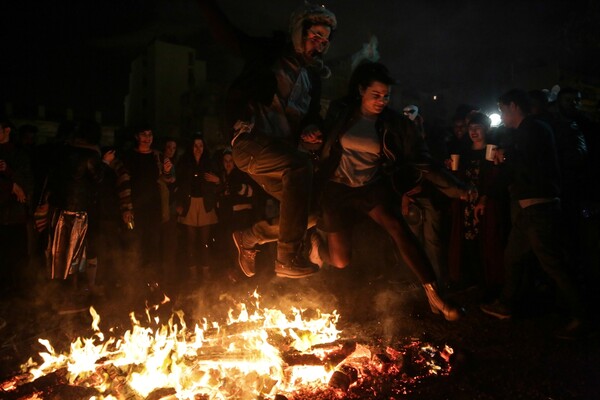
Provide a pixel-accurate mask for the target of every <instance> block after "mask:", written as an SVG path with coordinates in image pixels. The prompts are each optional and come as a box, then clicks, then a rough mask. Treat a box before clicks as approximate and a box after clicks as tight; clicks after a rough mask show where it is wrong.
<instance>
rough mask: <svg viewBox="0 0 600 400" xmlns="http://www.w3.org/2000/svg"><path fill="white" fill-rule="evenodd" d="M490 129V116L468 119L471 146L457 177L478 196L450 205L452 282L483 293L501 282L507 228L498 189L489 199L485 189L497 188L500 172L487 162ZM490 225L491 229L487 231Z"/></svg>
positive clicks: (476, 115)
mask: <svg viewBox="0 0 600 400" xmlns="http://www.w3.org/2000/svg"><path fill="white" fill-rule="evenodd" d="M490 126H491V121H490V119H489V117H488V116H487V115H485V114H483V113H481V112H476V113H473V114H472V115H471V118H470V119H469V123H468V135H469V139H470V142H471V146H470V147H469V148H468V149H466V150H465V151H464V152H463V153H462V154H461V155H460V159H459V160H460V164H459V165H458V166H457V172H456V174H457V177H458V178H459V179H461V180H462V181H463V182H465V183H467V184H470V185H472V186H474V187H476V188H477V191H478V193H479V197H478V198H477V199H472V200H471V201H459V202H455V203H454V204H453V206H452V232H454V233H455V234H454V235H453V236H452V237H451V239H450V240H451V242H450V246H449V248H450V257H449V263H448V264H449V265H448V268H449V271H450V278H451V280H452V283H454V284H457V285H458V286H459V287H471V286H479V287H480V288H481V289H484V290H487V289H491V288H493V287H494V286H497V285H499V284H501V283H502V282H501V277H502V272H503V265H502V243H503V242H504V240H503V237H504V236H505V235H506V229H507V227H506V225H505V224H504V221H506V220H507V218H506V217H507V215H506V213H503V212H502V211H501V210H503V209H504V207H502V205H501V204H500V203H501V202H502V200H501V199H500V198H497V197H496V194H497V192H500V191H501V190H493V191H492V192H493V193H494V196H493V197H489V196H488V191H489V190H488V189H490V187H491V186H494V187H497V186H498V185H497V182H498V179H497V178H498V176H499V174H498V173H499V172H500V171H499V170H498V168H499V167H497V166H495V164H494V163H493V162H490V161H492V160H493V156H494V154H495V152H496V150H497V146H496V145H493V144H490V143H488V137H489V132H490ZM488 156H489V158H488ZM490 158H491V160H490ZM452 161H454V160H453V159H452ZM453 164H454V163H453ZM452 169H453V170H454V165H452ZM488 214H489V215H488ZM484 216H485V218H486V220H485V222H484ZM483 223H485V224H486V226H483V225H482V224H483ZM489 226H493V227H494V229H487V228H486V227H489ZM490 235H492V236H490ZM484 253H485V254H484Z"/></svg>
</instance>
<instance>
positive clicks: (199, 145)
mask: <svg viewBox="0 0 600 400" xmlns="http://www.w3.org/2000/svg"><path fill="white" fill-rule="evenodd" d="M192 151H193V154H194V158H195V159H196V161H199V160H200V157H202V153H204V141H203V140H202V139H195V140H194V147H193V149H192Z"/></svg>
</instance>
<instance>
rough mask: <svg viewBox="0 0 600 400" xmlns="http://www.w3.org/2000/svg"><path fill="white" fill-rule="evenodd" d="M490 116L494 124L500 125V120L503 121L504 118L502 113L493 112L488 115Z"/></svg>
mask: <svg viewBox="0 0 600 400" xmlns="http://www.w3.org/2000/svg"><path fill="white" fill-rule="evenodd" d="M488 117H490V120H491V121H492V126H498V125H500V122H502V118H501V117H500V114H497V113H493V114H490V115H488Z"/></svg>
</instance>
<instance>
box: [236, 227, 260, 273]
mask: <svg viewBox="0 0 600 400" xmlns="http://www.w3.org/2000/svg"><path fill="white" fill-rule="evenodd" d="M231 236H232V237H233V243H234V244H235V247H236V248H237V250H238V264H239V266H240V269H241V270H242V272H243V273H244V275H246V276H247V277H252V276H254V274H255V273H256V270H255V267H256V252H257V250H254V249H246V248H244V247H243V246H242V243H243V242H242V231H235V232H233V234H232V235H231Z"/></svg>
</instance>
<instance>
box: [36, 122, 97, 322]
mask: <svg viewBox="0 0 600 400" xmlns="http://www.w3.org/2000/svg"><path fill="white" fill-rule="evenodd" d="M99 140H100V126H99V125H98V124H96V123H94V122H91V121H83V122H81V123H80V124H79V125H78V127H77V128H76V130H75V134H74V137H73V139H72V140H70V141H69V142H67V143H66V144H65V145H64V146H63V147H62V148H61V149H60V151H59V152H58V154H57V155H56V164H55V165H54V166H53V167H52V168H51V171H50V173H49V176H48V192H49V196H48V202H49V204H50V209H51V212H50V216H51V223H50V228H49V240H48V250H47V256H48V265H49V267H50V278H51V279H53V280H56V281H59V282H65V283H66V284H67V285H68V287H67V288H66V289H67V290H66V291H64V292H63V291H61V292H60V294H61V295H62V297H63V298H62V300H61V304H60V306H59V307H60V308H59V310H58V312H59V314H71V313H76V312H83V311H85V310H86V309H87V307H88V303H87V300H88V299H86V298H85V296H83V293H81V292H79V289H82V288H83V287H79V283H80V282H79V278H78V276H79V274H80V272H82V273H83V272H85V274H86V276H87V284H88V286H87V289H89V290H90V292H88V293H93V292H94V291H95V283H96V282H95V281H96V273H97V265H98V260H97V253H96V235H97V227H98V219H97V215H98V214H97V195H98V184H99V182H100V181H101V180H102V166H101V164H102V162H101V159H100V149H99V147H98V142H99Z"/></svg>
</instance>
